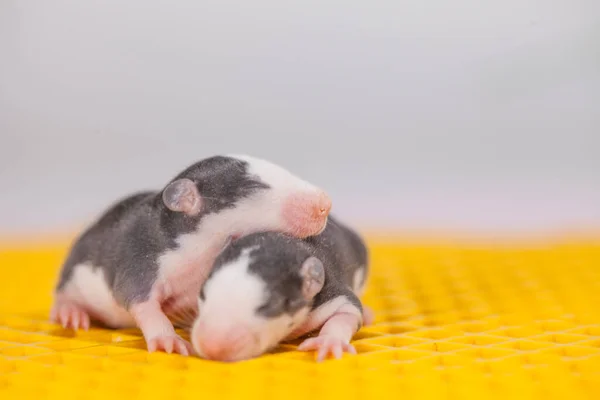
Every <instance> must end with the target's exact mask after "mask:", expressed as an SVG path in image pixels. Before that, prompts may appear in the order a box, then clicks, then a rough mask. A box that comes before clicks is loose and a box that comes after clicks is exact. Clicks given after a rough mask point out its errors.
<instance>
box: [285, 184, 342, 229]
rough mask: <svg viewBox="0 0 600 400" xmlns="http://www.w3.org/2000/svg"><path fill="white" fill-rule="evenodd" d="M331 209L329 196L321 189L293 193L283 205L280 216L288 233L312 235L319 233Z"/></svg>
mask: <svg viewBox="0 0 600 400" xmlns="http://www.w3.org/2000/svg"><path fill="white" fill-rule="evenodd" d="M330 211H331V198H329V196H328V195H327V193H325V192H324V191H322V190H319V191H317V192H304V193H294V194H292V195H291V196H289V197H288V198H287V199H286V200H285V203H284V205H283V210H282V217H283V220H284V222H285V224H286V228H287V230H288V231H290V233H292V234H294V235H297V236H300V237H306V236H312V235H316V234H318V233H320V232H321V231H322V230H323V229H324V228H325V224H326V223H327V217H328V216H329V212H330Z"/></svg>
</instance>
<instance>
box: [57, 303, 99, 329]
mask: <svg viewBox="0 0 600 400" xmlns="http://www.w3.org/2000/svg"><path fill="white" fill-rule="evenodd" d="M50 319H51V320H52V321H53V322H56V323H59V324H61V325H62V327H63V328H65V329H66V328H72V329H74V330H77V329H79V328H82V329H84V330H86V331H87V330H88V329H89V328H90V316H89V315H88V313H87V312H86V311H85V310H84V309H83V308H81V307H80V306H78V305H76V304H73V303H67V302H65V303H63V302H61V303H57V304H55V306H54V307H53V308H52V312H51V313H50Z"/></svg>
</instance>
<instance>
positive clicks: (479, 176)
mask: <svg viewBox="0 0 600 400" xmlns="http://www.w3.org/2000/svg"><path fill="white" fill-rule="evenodd" d="M231 152H235V153H248V154H252V155H255V156H259V157H264V158H267V159H269V160H271V161H274V162H276V163H279V164H281V165H283V166H285V167H286V168H288V169H290V170H291V171H292V172H294V173H296V174H298V175H300V176H302V177H304V178H306V179H308V180H311V181H313V182H314V183H316V184H319V185H321V186H322V187H324V188H325V189H327V190H328V191H329V192H330V194H331V195H332V197H333V200H334V213H335V214H337V215H339V216H340V217H343V218H345V219H346V220H347V221H348V222H351V223H353V224H355V225H356V226H357V227H360V228H361V229H368V230H378V229H381V230H386V231H390V230H398V231H411V230H431V229H434V230H452V231H474V232H481V231H493V232H500V231H507V232H529V231H550V230H562V229H574V228H590V227H592V228H593V227H600V2H598V1H597V0H557V1H552V2H549V1H543V0H526V1H523V0H503V1H495V2H482V1H475V0H455V1H442V0H418V1H417V0H414V1H410V2H408V1H395V0H387V1H355V0H345V1H337V0H335V1H334V0H319V1H313V0H304V1H298V2H280V1H275V0H253V1H241V0H237V1H222V0H221V1H206V0H205V1H191V0H179V1H166V0H163V1H156V0H150V1H149V0H146V1H140V0H129V1H115V0H103V1H93V0H88V1H75V0H71V1H68V0H53V1H33V0H3V1H2V2H0V233H4V234H9V235H11V234H16V233H27V232H53V231H58V230H65V229H70V228H71V227H73V226H77V225H79V224H81V223H82V222H85V221H88V220H89V219H90V218H92V217H94V216H95V215H97V213H98V212H100V211H102V210H103V209H104V208H105V207H106V206H107V205H108V204H109V203H111V202H112V201H114V200H115V199H116V198H118V197H121V196H123V195H125V194H128V193H130V192H132V191H135V190H139V189H146V188H157V189H158V188H160V186H162V185H163V184H164V183H165V182H166V181H167V180H169V179H170V178H172V176H173V175H175V174H176V173H177V172H179V170H180V169H182V168H184V167H186V166H187V165H188V164H190V163H192V162H194V161H196V160H198V159H200V158H204V157H207V156H210V155H214V154H218V153H231Z"/></svg>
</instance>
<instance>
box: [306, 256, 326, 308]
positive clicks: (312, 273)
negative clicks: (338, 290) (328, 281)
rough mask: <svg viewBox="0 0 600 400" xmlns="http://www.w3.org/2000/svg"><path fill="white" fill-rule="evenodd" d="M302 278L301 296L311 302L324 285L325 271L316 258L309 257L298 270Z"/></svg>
mask: <svg viewBox="0 0 600 400" xmlns="http://www.w3.org/2000/svg"><path fill="white" fill-rule="evenodd" d="M300 275H301V276H302V279H303V283H302V294H303V295H304V298H305V299H306V300H312V298H313V297H315V296H316V294H317V293H319V292H320V291H321V289H322V288H323V285H324V284H325V269H324V268H323V263H322V262H321V260H319V259H318V258H317V257H309V258H307V259H306V261H304V263H302V267H301V268H300Z"/></svg>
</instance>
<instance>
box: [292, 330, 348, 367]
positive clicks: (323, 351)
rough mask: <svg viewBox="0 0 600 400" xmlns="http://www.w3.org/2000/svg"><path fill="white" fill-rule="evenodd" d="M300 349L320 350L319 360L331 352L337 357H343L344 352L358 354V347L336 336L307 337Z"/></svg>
mask: <svg viewBox="0 0 600 400" xmlns="http://www.w3.org/2000/svg"><path fill="white" fill-rule="evenodd" d="M298 350H300V351H311V350H319V353H318V355H317V361H319V362H320V361H323V360H324V359H325V357H327V356H328V355H329V354H333V356H334V357H335V358H337V359H340V358H342V354H343V353H344V352H346V353H350V354H356V349H355V348H354V346H352V345H351V344H350V343H346V342H344V341H343V340H341V339H338V338H336V337H334V336H327V335H323V336H317V337H315V338H310V339H306V340H305V341H304V342H302V344H300V346H298Z"/></svg>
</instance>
